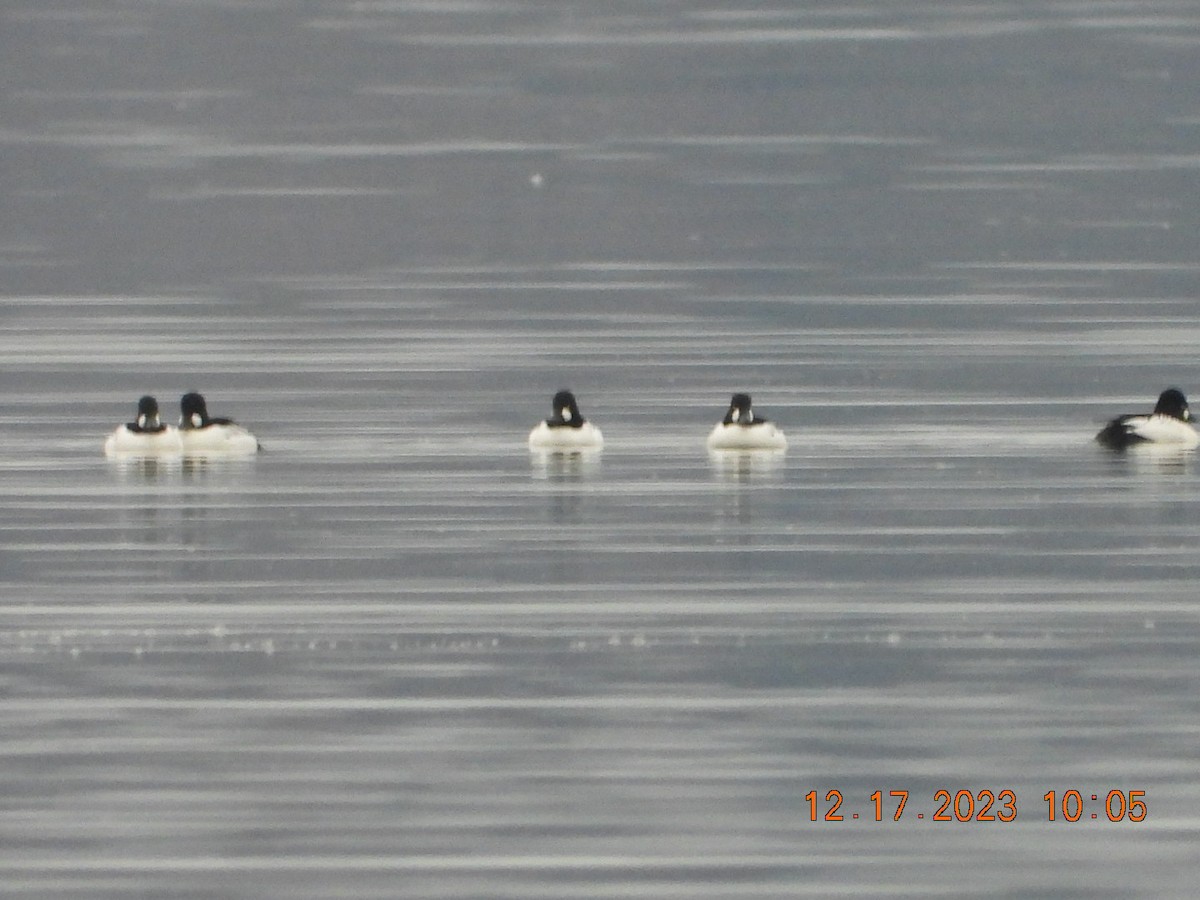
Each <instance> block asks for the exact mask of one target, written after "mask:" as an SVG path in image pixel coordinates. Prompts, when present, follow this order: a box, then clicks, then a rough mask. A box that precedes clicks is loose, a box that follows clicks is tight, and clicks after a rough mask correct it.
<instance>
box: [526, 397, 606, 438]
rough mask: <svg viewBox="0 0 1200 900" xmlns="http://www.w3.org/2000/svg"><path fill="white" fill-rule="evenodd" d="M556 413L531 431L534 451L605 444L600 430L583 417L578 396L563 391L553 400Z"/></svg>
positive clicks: (530, 436)
mask: <svg viewBox="0 0 1200 900" xmlns="http://www.w3.org/2000/svg"><path fill="white" fill-rule="evenodd" d="M551 403H552V406H553V409H554V415H553V416H551V417H550V418H549V419H546V420H545V421H543V422H539V423H538V424H537V425H536V426H534V429H533V431H531V432H529V447H530V449H532V450H599V449H600V448H601V447H603V446H604V436H603V435H602V434H600V429H599V428H597V427H596V426H595V425H593V424H592V423H591V422H589V421H588V420H587V419H585V418H584V417H583V413H581V412H580V411H579V404H578V403H576V402H575V395H574V394H572V393H571V392H570V391H559V392H558V393H557V394H555V395H554V400H553V401H551Z"/></svg>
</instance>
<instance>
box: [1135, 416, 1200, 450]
mask: <svg viewBox="0 0 1200 900" xmlns="http://www.w3.org/2000/svg"><path fill="white" fill-rule="evenodd" d="M1126 427H1127V428H1128V429H1129V430H1130V432H1131V433H1133V434H1136V435H1137V436H1138V437H1140V438H1141V439H1142V440H1144V441H1151V442H1152V443H1155V444H1180V445H1183V446H1186V447H1196V446H1200V434H1197V433H1196V429H1195V428H1193V427H1192V426H1191V425H1189V424H1188V423H1187V422H1183V421H1180V420H1179V419H1176V418H1174V417H1172V416H1138V417H1137V418H1134V419H1130V420H1129V421H1128V422H1127V423H1126Z"/></svg>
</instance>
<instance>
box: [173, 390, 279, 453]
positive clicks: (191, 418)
mask: <svg viewBox="0 0 1200 900" xmlns="http://www.w3.org/2000/svg"><path fill="white" fill-rule="evenodd" d="M179 410H180V416H179V436H180V438H181V440H182V441H183V452H184V453H224V454H231V455H232V454H251V453H257V452H258V451H259V450H260V449H262V448H261V445H260V444H259V443H258V438H256V437H255V436H254V435H253V434H251V433H250V432H249V431H247V430H246V429H245V428H243V427H242V426H241V425H238V424H237V423H236V422H234V421H233V420H232V419H219V418H213V417H212V416H210V415H209V414H208V404H207V403H206V402H205V400H204V397H203V396H202V395H200V394H197V393H195V392H192V393H187V394H184V395H183V397H181V398H180V400H179Z"/></svg>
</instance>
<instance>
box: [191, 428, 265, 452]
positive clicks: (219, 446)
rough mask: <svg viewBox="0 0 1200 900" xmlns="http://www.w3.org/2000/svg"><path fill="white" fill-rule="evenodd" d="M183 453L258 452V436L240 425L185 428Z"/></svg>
mask: <svg viewBox="0 0 1200 900" xmlns="http://www.w3.org/2000/svg"><path fill="white" fill-rule="evenodd" d="M179 433H180V435H181V436H182V438H183V452H184V453H225V454H251V453H257V452H258V438H256V437H255V436H254V435H253V434H251V433H250V432H249V431H247V430H246V429H245V428H243V427H242V426H240V425H209V426H207V427H205V428H185V429H183V430H182V431H180V432H179Z"/></svg>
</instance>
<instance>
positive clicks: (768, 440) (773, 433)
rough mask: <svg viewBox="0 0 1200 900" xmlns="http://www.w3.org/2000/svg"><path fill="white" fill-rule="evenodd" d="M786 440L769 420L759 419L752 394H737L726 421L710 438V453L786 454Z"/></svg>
mask: <svg viewBox="0 0 1200 900" xmlns="http://www.w3.org/2000/svg"><path fill="white" fill-rule="evenodd" d="M786 447H787V438H786V437H784V436H783V432H782V431H780V430H779V429H778V428H776V427H775V426H774V424H772V423H771V422H769V421H768V420H766V419H764V418H761V417H759V416H756V415H755V414H754V410H753V408H752V407H751V405H750V395H749V394H734V395H733V399H732V400H731V401H730V403H729V410H728V411H727V412H726V413H725V418H724V419H722V420H721V421H720V422H718V423H717V425H716V427H715V428H713V430H712V432H711V433H710V434H709V436H708V449H710V450H783V449H784V448H786Z"/></svg>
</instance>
